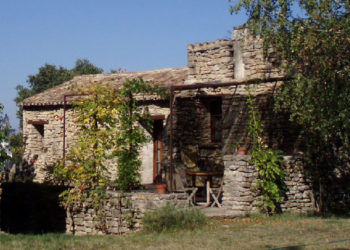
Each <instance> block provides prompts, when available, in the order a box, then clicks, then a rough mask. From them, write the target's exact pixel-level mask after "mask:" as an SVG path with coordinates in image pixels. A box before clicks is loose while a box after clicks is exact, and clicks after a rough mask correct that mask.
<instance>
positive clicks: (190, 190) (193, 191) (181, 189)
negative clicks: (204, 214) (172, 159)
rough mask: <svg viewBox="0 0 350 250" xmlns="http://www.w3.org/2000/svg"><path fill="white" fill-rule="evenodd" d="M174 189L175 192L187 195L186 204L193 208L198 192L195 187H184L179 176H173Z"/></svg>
mask: <svg viewBox="0 0 350 250" xmlns="http://www.w3.org/2000/svg"><path fill="white" fill-rule="evenodd" d="M175 181H176V187H175V192H178V193H186V194H188V195H189V196H188V198H187V200H186V201H187V202H188V203H189V205H190V206H194V205H195V203H196V193H197V191H198V188H197V187H194V186H193V187H185V185H184V183H183V181H182V179H181V177H180V175H179V174H175Z"/></svg>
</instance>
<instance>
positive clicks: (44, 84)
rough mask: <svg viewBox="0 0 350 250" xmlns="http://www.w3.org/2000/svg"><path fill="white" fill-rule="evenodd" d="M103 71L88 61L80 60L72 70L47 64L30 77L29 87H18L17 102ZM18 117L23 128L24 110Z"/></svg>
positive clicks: (20, 111) (20, 110)
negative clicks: (81, 76) (74, 79)
mask: <svg viewBox="0 0 350 250" xmlns="http://www.w3.org/2000/svg"><path fill="white" fill-rule="evenodd" d="M102 72H103V70H102V69H101V68H98V67H96V66H94V65H93V64H91V63H90V62H89V60H87V59H78V60H77V61H76V62H75V66H74V67H73V68H72V69H66V68H64V67H62V66H59V67H57V66H56V65H53V64H45V65H44V66H42V67H40V68H39V72H38V73H37V74H35V75H29V76H28V79H27V83H28V85H29V87H24V86H23V85H17V86H16V90H17V97H16V98H15V102H16V103H17V104H18V103H20V102H22V101H23V100H24V99H26V98H28V97H30V96H33V95H35V94H38V93H40V92H43V91H44V90H47V89H49V88H52V87H54V86H57V85H59V84H61V83H63V82H66V81H69V80H71V79H72V78H73V77H74V76H77V75H86V74H100V73H102ZM17 117H18V118H19V119H20V124H21V126H22V108H19V109H18V111H17Z"/></svg>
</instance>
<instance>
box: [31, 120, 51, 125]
mask: <svg viewBox="0 0 350 250" xmlns="http://www.w3.org/2000/svg"><path fill="white" fill-rule="evenodd" d="M27 123H28V124H32V125H44V124H49V121H47V120H28V121H27Z"/></svg>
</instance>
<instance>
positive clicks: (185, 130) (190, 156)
mask: <svg viewBox="0 0 350 250" xmlns="http://www.w3.org/2000/svg"><path fill="white" fill-rule="evenodd" d="M216 100H217V99H216ZM210 101H211V99H209V98H204V99H200V98H181V99H179V100H178V101H177V102H176V103H175V105H174V120H173V129H174V130H173V133H174V135H173V137H174V141H173V152H174V165H175V168H176V172H177V173H178V174H180V175H181V176H182V178H183V179H186V175H185V172H187V171H208V172H217V171H220V172H222V171H223V169H224V166H223V161H222V154H221V141H217V142H214V141H212V139H211V122H210V112H209V105H210ZM187 178H188V176H187ZM188 181H189V179H188Z"/></svg>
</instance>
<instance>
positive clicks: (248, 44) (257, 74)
mask: <svg viewBox="0 0 350 250" xmlns="http://www.w3.org/2000/svg"><path fill="white" fill-rule="evenodd" d="M232 41H233V44H234V46H233V49H234V64H235V78H236V79H245V80H247V79H264V78H271V77H281V76H283V72H282V70H281V69H279V68H278V67H277V66H278V60H277V57H276V54H275V53H274V50H273V49H272V48H270V49H269V50H268V56H267V57H266V58H264V54H263V42H264V41H263V39H262V38H261V37H259V36H253V35H251V34H250V32H249V30H248V29H247V28H244V27H243V26H239V27H235V28H234V30H233V32H232Z"/></svg>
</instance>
